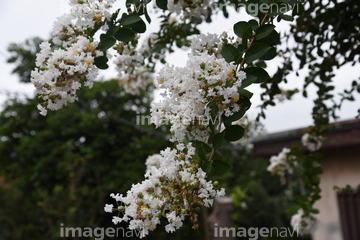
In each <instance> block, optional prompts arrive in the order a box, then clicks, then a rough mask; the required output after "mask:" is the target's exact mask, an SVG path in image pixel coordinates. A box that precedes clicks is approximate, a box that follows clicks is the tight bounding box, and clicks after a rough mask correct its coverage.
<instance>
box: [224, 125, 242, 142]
mask: <svg viewBox="0 0 360 240" xmlns="http://www.w3.org/2000/svg"><path fill="white" fill-rule="evenodd" d="M224 132H225V136H224V139H225V140H227V141H237V140H239V139H240V138H242V137H243V136H244V133H245V129H244V128H243V127H241V126H239V125H230V126H227V127H226V128H225V130H224Z"/></svg>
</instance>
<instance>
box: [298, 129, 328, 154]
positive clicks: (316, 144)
mask: <svg viewBox="0 0 360 240" xmlns="http://www.w3.org/2000/svg"><path fill="white" fill-rule="evenodd" d="M323 141H324V138H323V137H322V136H315V135H311V134H310V133H305V134H304V135H303V136H302V138H301V143H302V145H303V146H304V147H306V148H307V149H308V150H309V151H311V152H315V151H317V150H319V149H320V148H321V146H322V142H323Z"/></svg>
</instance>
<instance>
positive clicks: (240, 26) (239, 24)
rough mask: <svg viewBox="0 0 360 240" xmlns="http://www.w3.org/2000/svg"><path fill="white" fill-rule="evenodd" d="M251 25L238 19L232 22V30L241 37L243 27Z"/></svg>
mask: <svg viewBox="0 0 360 240" xmlns="http://www.w3.org/2000/svg"><path fill="white" fill-rule="evenodd" d="M248 26H250V27H251V25H250V24H249V23H247V22H245V21H240V22H237V23H235V24H234V27H233V30H234V33H235V34H236V36H238V37H239V38H242V37H243V35H244V31H245V29H246V28H247V27H248Z"/></svg>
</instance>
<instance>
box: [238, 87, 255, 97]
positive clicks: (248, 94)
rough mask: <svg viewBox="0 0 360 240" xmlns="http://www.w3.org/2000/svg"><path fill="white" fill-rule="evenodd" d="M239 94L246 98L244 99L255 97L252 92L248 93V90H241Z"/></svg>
mask: <svg viewBox="0 0 360 240" xmlns="http://www.w3.org/2000/svg"><path fill="white" fill-rule="evenodd" d="M239 94H240V96H244V97H246V98H248V99H251V97H252V96H253V95H254V94H253V93H252V92H250V91H248V90H246V89H240V90H239Z"/></svg>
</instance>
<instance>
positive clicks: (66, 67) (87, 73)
mask: <svg viewBox="0 0 360 240" xmlns="http://www.w3.org/2000/svg"><path fill="white" fill-rule="evenodd" d="M97 45H98V43H97V42H90V41H89V40H88V39H87V38H85V37H82V36H78V37H77V38H76V42H73V43H72V44H71V45H70V46H69V47H68V48H66V49H61V48H60V49H55V50H52V49H51V45H50V43H49V42H43V43H42V44H41V45H40V47H41V51H40V53H38V54H37V59H36V66H37V67H36V68H35V69H34V71H32V73H31V82H32V83H33V84H34V86H35V88H36V93H37V94H39V95H40V97H41V98H42V99H43V101H44V102H43V104H41V105H40V104H39V105H38V108H39V110H40V111H41V114H43V115H46V113H47V109H50V110H57V109H60V108H62V107H63V106H64V105H66V104H67V103H68V102H74V101H75V100H76V99H77V96H76V91H77V90H78V89H79V88H80V87H81V85H82V84H83V85H85V86H88V87H92V85H93V80H94V79H95V78H96V77H97V74H98V69H97V68H96V67H95V66H94V58H95V57H97V56H100V55H102V52H100V51H97V50H96V47H97Z"/></svg>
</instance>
